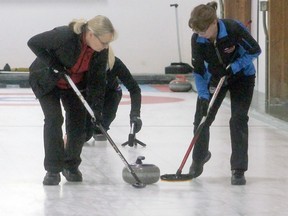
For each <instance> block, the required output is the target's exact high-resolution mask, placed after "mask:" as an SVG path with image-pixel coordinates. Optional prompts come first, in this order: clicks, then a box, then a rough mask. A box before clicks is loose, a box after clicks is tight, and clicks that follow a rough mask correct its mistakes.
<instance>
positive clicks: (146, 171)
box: [122, 156, 160, 184]
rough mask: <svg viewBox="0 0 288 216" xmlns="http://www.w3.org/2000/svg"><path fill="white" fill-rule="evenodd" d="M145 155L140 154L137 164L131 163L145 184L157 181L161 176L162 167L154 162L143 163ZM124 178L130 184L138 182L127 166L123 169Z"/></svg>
mask: <svg viewBox="0 0 288 216" xmlns="http://www.w3.org/2000/svg"><path fill="white" fill-rule="evenodd" d="M144 159H145V157H144V156H139V157H138V158H137V160H136V162H135V164H131V165H130V166H131V168H132V169H133V171H134V172H135V174H136V175H137V177H138V178H139V180H140V181H141V182H142V183H144V184H153V183H156V182H157V181H158V180H159V178H160V169H159V168H158V167H157V166H155V165H154V164H143V163H142V160H144ZM122 178H123V180H124V181H125V182H127V183H129V184H134V183H136V180H135V178H134V177H133V176H132V174H131V173H130V172H129V170H128V169H127V167H124V168H123V170H122Z"/></svg>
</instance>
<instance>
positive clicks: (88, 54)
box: [57, 34, 95, 89]
mask: <svg viewBox="0 0 288 216" xmlns="http://www.w3.org/2000/svg"><path fill="white" fill-rule="evenodd" d="M82 41H83V42H82V48H81V53H80V55H79V57H78V59H77V62H76V64H75V65H74V66H73V67H71V68H70V69H68V70H67V71H68V72H69V74H70V77H71V79H72V80H73V82H74V83H75V84H77V83H79V82H81V81H82V80H83V77H84V73H86V72H87V71H88V69H89V63H90V61H91V58H92V56H93V53H94V52H95V51H94V50H93V49H91V48H90V47H89V46H88V45H87V43H86V40H85V34H83V40H82ZM57 86H58V87H59V88H60V89H68V88H70V86H69V84H68V83H67V82H66V80H64V79H60V80H59V81H58V83H57Z"/></svg>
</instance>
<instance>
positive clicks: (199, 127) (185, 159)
mask: <svg viewBox="0 0 288 216" xmlns="http://www.w3.org/2000/svg"><path fill="white" fill-rule="evenodd" d="M229 67H230V65H228V67H227V69H228V68H229ZM225 79H226V76H223V77H222V78H221V79H220V81H219V83H218V85H217V87H216V89H215V92H214V94H213V96H212V98H211V100H210V102H209V106H208V111H207V116H208V114H209V111H210V109H211V107H212V106H213V104H214V102H215V100H216V98H217V95H218V93H219V91H220V89H221V87H222V85H223V83H224V82H225ZM207 116H204V117H203V118H202V119H201V122H200V124H199V126H198V128H197V130H196V132H195V135H194V137H193V139H192V141H191V143H190V145H189V148H188V149H187V151H186V154H185V156H184V158H183V160H182V163H181V165H180V167H179V168H178V170H177V173H176V175H181V173H182V169H183V167H184V165H185V163H186V161H187V159H188V156H189V155H190V153H191V150H192V148H193V146H194V145H195V143H196V142H197V140H198V138H199V135H200V133H201V131H202V129H203V126H204V123H205V121H206V119H207Z"/></svg>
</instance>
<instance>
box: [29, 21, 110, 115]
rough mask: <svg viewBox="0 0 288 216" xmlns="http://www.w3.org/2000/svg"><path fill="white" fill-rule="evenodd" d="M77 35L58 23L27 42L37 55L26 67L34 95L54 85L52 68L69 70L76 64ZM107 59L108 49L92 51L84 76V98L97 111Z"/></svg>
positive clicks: (79, 39)
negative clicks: (28, 70) (85, 96)
mask: <svg viewBox="0 0 288 216" xmlns="http://www.w3.org/2000/svg"><path fill="white" fill-rule="evenodd" d="M81 37H82V35H77V34H75V33H74V32H73V31H72V29H70V28H69V27H68V26H61V27H56V28H54V29H53V30H50V31H46V32H43V33H40V34H38V35H35V36H34V37H32V38H31V39H30V40H29V41H28V43H27V44H28V46H29V47H30V49H31V50H32V51H33V52H34V53H35V55H36V56H37V58H36V59H35V61H34V62H33V63H32V64H31V66H30V67H29V69H30V76H29V82H30V85H31V87H32V90H33V92H34V93H35V95H36V97H37V98H41V97H42V96H44V95H45V94H47V93H49V92H50V91H51V90H52V89H54V88H55V86H56V84H57V81H58V77H57V76H56V75H55V73H53V72H52V70H53V69H58V68H63V67H65V68H67V69H69V68H71V67H72V66H73V65H74V64H75V63H76V61H77V59H78V57H79V55H80V52H81ZM107 58H108V50H103V51H101V52H95V53H94V54H93V57H92V59H91V61H90V65H89V70H88V71H87V73H86V74H85V78H84V83H85V87H86V95H87V101H88V103H89V104H90V106H91V108H92V109H93V110H94V111H98V112H101V110H102V108H103V104H104V94H105V84H106V82H105V70H106V65H107Z"/></svg>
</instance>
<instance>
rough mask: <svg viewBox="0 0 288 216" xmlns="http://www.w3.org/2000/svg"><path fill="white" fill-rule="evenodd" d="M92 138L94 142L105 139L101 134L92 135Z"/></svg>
mask: <svg viewBox="0 0 288 216" xmlns="http://www.w3.org/2000/svg"><path fill="white" fill-rule="evenodd" d="M93 138H94V139H95V141H106V140H107V138H106V137H105V136H104V135H103V134H102V133H100V134H93Z"/></svg>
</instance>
